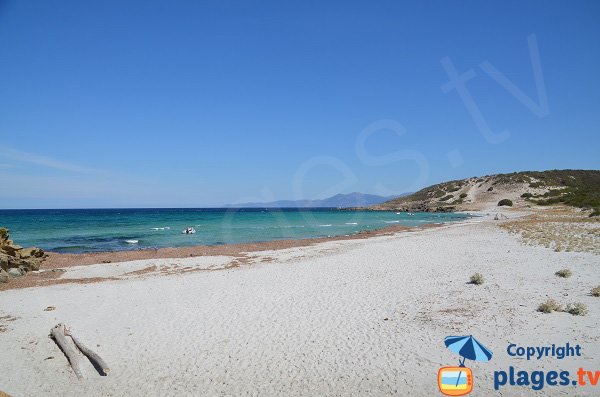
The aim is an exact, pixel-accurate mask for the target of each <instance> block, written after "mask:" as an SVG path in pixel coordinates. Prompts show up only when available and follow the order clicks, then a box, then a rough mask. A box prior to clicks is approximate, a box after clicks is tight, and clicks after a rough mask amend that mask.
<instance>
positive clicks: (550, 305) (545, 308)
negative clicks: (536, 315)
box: [538, 299, 562, 313]
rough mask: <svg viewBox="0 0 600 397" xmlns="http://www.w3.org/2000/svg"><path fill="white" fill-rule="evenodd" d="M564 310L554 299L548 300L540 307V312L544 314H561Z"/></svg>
mask: <svg viewBox="0 0 600 397" xmlns="http://www.w3.org/2000/svg"><path fill="white" fill-rule="evenodd" d="M560 311H562V308H561V307H560V305H559V304H558V302H556V301H555V300H554V299H548V300H547V301H546V302H544V303H540V305H539V306H538V312H542V313H552V312H560Z"/></svg>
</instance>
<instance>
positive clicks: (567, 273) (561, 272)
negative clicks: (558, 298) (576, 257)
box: [554, 269, 573, 278]
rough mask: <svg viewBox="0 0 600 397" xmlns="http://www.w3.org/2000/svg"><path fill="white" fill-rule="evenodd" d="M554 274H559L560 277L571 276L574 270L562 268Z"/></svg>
mask: <svg viewBox="0 0 600 397" xmlns="http://www.w3.org/2000/svg"><path fill="white" fill-rule="evenodd" d="M554 274H555V275H557V276H558V277H562V278H569V277H571V276H572V275H573V272H572V271H571V270H569V269H561V270H559V271H557V272H556V273H554Z"/></svg>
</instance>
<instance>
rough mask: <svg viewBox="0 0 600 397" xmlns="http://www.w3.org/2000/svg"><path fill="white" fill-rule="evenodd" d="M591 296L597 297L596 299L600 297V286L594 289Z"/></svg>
mask: <svg viewBox="0 0 600 397" xmlns="http://www.w3.org/2000/svg"><path fill="white" fill-rule="evenodd" d="M590 294H592V296H595V297H596V298H598V297H600V285H598V286H596V287H594V288H592V290H591V291H590Z"/></svg>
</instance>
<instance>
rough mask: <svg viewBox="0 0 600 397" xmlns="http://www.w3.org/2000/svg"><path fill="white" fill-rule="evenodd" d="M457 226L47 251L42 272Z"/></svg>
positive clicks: (294, 246)
mask: <svg viewBox="0 0 600 397" xmlns="http://www.w3.org/2000/svg"><path fill="white" fill-rule="evenodd" d="M458 223H461V222H447V223H425V224H423V225H419V226H402V225H392V226H386V227H384V228H381V229H377V230H365V231H360V232H358V233H354V234H347V235H340V236H327V237H308V238H298V239H281V240H270V241H258V242H254V243H232V244H220V245H191V246H186V247H165V248H144V249H139V250H123V251H103V252H90V253H77V254H70V253H58V252H51V251H50V252H47V254H48V258H47V259H46V260H45V261H44V262H43V264H42V270H47V269H56V268H62V267H70V266H80V265H95V264H100V263H115V262H127V261H134V260H143V259H158V258H163V259H166V258H187V257H199V256H218V255H240V254H244V253H250V252H258V251H275V250H281V249H287V248H297V247H307V246H311V245H314V244H319V243H324V242H329V241H339V240H360V239H367V238H371V237H377V236H386V235H391V234H394V233H399V232H406V231H418V230H423V229H429V228H432V227H440V226H444V225H449V224H458Z"/></svg>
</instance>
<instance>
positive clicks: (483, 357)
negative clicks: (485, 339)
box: [438, 335, 492, 396]
mask: <svg viewBox="0 0 600 397" xmlns="http://www.w3.org/2000/svg"><path fill="white" fill-rule="evenodd" d="M444 344H445V345H446V347H447V348H448V349H450V350H451V351H452V352H454V353H457V354H458V355H460V356H461V357H462V360H461V359H459V360H458V363H459V366H458V367H442V368H440V370H439V371H438V387H439V389H440V392H442V394H445V395H446V396H464V395H466V394H469V393H471V392H472V391H473V371H472V370H471V368H467V367H465V360H467V359H469V360H473V361H490V360H491V358H492V352H491V351H490V350H489V349H488V348H487V347H485V346H484V345H482V344H481V343H479V341H478V340H477V339H475V338H474V337H473V335H469V336H448V337H446V338H445V339H444Z"/></svg>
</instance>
